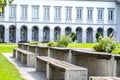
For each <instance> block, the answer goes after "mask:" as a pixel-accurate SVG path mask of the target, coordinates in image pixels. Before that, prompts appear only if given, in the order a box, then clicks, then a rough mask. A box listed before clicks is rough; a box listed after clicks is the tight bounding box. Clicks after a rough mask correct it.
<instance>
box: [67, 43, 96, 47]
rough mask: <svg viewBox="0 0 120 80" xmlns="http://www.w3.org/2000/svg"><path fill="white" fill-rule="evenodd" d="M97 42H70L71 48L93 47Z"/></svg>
mask: <svg viewBox="0 0 120 80" xmlns="http://www.w3.org/2000/svg"><path fill="white" fill-rule="evenodd" d="M95 44H96V43H70V44H69V45H68V47H70V48H93V46H94V45H95Z"/></svg>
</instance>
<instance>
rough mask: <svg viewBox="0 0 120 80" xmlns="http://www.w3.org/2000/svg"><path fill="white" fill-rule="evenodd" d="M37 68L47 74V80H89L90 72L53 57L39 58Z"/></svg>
mask: <svg viewBox="0 0 120 80" xmlns="http://www.w3.org/2000/svg"><path fill="white" fill-rule="evenodd" d="M35 68H36V70H37V71H43V72H45V73H46V77H47V80H87V79H88V78H87V77H88V76H87V74H88V70H87V69H86V68H83V67H78V66H75V65H73V64H70V63H68V62H65V61H60V60H57V59H54V58H51V57H45V56H37V57H36V65H35Z"/></svg>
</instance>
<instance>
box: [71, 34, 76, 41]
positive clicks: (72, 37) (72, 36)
mask: <svg viewBox="0 0 120 80" xmlns="http://www.w3.org/2000/svg"><path fill="white" fill-rule="evenodd" d="M70 38H71V40H72V42H75V40H77V34H76V33H74V32H72V33H71V34H70Z"/></svg>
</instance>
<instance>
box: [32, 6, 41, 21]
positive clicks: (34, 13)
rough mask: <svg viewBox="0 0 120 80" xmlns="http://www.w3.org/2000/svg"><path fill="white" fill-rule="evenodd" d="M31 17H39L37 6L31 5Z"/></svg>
mask: <svg viewBox="0 0 120 80" xmlns="http://www.w3.org/2000/svg"><path fill="white" fill-rule="evenodd" d="M32 18H34V19H38V18H39V6H33V7H32Z"/></svg>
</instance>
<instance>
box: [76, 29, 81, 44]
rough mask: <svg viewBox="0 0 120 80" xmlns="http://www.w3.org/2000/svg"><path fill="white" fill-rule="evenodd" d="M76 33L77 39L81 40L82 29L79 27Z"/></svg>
mask: <svg viewBox="0 0 120 80" xmlns="http://www.w3.org/2000/svg"><path fill="white" fill-rule="evenodd" d="M76 34H77V41H78V42H82V29H81V28H80V27H78V28H77V29H76Z"/></svg>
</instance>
